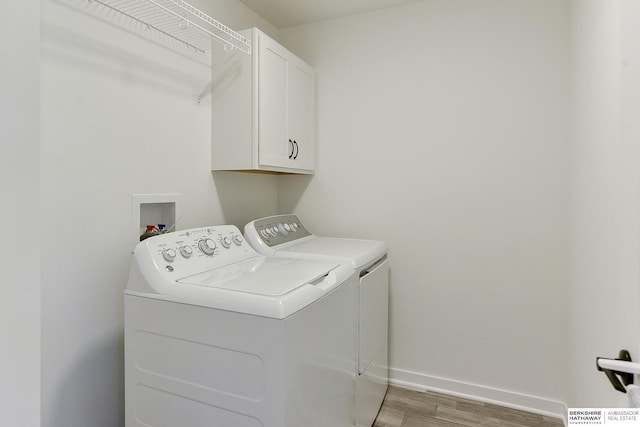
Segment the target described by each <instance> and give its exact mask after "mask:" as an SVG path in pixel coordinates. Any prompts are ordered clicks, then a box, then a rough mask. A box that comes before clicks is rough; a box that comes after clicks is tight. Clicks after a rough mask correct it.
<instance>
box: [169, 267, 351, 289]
mask: <svg viewBox="0 0 640 427" xmlns="http://www.w3.org/2000/svg"><path fill="white" fill-rule="evenodd" d="M337 266H338V264H337V263H336V262H314V261H308V260H304V259H292V258H267V257H254V258H250V259H247V260H244V261H240V262H236V263H233V264H230V265H227V266H224V267H220V268H216V269H213V270H209V271H205V272H202V273H199V274H195V275H193V276H189V277H185V278H183V279H180V280H178V281H177V282H178V283H181V284H187V285H197V286H206V287H210V288H218V289H226V290H229V291H236V292H245V293H250V294H257V295H265V296H273V297H275V296H282V295H285V294H288V293H289V292H292V291H294V290H295V289H297V288H299V287H301V286H303V285H306V284H308V283H312V282H314V281H316V280H317V279H320V278H322V277H324V276H326V275H327V274H328V273H329V271H331V270H333V269H334V268H336V267H337Z"/></svg>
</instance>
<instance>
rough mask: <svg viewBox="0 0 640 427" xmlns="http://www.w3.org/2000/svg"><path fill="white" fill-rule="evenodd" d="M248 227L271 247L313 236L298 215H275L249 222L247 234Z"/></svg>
mask: <svg viewBox="0 0 640 427" xmlns="http://www.w3.org/2000/svg"><path fill="white" fill-rule="evenodd" d="M247 228H252V229H253V230H252V232H253V233H252V234H254V235H256V236H257V237H258V238H260V240H262V242H264V244H265V245H267V246H269V247H272V246H277V245H281V244H283V243H287V242H292V241H294V240H298V239H301V238H303V237H307V236H311V233H310V232H309V230H307V229H306V228H305V226H304V224H302V222H301V221H300V219H299V218H298V217H297V216H296V215H274V216H270V217H266V218H261V219H258V220H255V221H253V222H251V223H249V224H247V227H245V234H246V230H247ZM247 238H249V237H248V236H247Z"/></svg>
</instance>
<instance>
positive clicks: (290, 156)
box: [289, 139, 294, 158]
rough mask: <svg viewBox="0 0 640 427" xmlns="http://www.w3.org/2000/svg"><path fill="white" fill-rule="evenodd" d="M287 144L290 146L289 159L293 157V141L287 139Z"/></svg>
mask: <svg viewBox="0 0 640 427" xmlns="http://www.w3.org/2000/svg"><path fill="white" fill-rule="evenodd" d="M289 144H291V152H290V153H289V158H292V157H293V151H294V146H293V141H292V140H291V139H289Z"/></svg>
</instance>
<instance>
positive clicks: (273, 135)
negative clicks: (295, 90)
mask: <svg viewBox="0 0 640 427" xmlns="http://www.w3.org/2000/svg"><path fill="white" fill-rule="evenodd" d="M259 44H260V46H259V52H258V55H260V57H259V70H258V88H259V89H258V140H259V143H258V159H259V163H260V165H264V166H280V167H290V159H289V155H290V154H291V152H292V151H293V147H292V145H293V144H292V143H289V138H288V136H287V134H288V124H287V117H288V111H287V103H288V99H287V92H288V89H287V85H288V73H289V70H288V51H287V50H286V49H285V48H283V47H282V46H280V45H279V44H278V43H276V42H275V41H274V40H272V39H271V38H269V37H266V36H261V37H260V39H259Z"/></svg>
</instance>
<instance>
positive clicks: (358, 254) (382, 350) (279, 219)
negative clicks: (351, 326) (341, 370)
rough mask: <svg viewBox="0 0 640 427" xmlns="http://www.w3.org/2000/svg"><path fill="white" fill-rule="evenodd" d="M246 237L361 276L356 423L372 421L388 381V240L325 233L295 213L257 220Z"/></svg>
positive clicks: (366, 426)
mask: <svg viewBox="0 0 640 427" xmlns="http://www.w3.org/2000/svg"><path fill="white" fill-rule="evenodd" d="M244 234H245V238H246V239H247V241H248V242H249V243H250V244H251V245H252V246H253V247H254V248H255V249H256V250H257V251H258V252H260V253H261V254H263V255H267V256H274V257H284V258H297V259H306V260H316V261H324V262H330V261H339V262H341V263H343V264H345V265H348V266H349V267H350V268H352V269H353V270H354V272H355V273H356V275H357V276H358V280H359V283H358V302H357V304H356V305H354V308H353V310H354V311H355V312H356V313H357V318H358V326H357V329H358V334H357V336H358V338H357V348H358V366H357V371H356V373H357V382H356V425H357V426H358V427H370V426H371V425H372V424H373V422H374V421H375V418H376V416H377V414H378V411H379V410H380V406H381V405H382V401H383V400H384V396H385V394H386V392H387V386H388V383H389V363H388V351H389V350H388V323H389V266H388V261H387V245H386V244H385V243H384V242H381V241H376V240H361V239H345V238H337V237H321V236H317V235H314V234H312V233H311V232H310V231H309V230H307V228H306V227H305V226H304V225H303V224H302V221H300V219H299V218H298V217H297V216H296V215H275V216H270V217H266V218H261V219H257V220H254V221H252V222H250V223H249V224H247V225H246V226H245V228H244Z"/></svg>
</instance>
